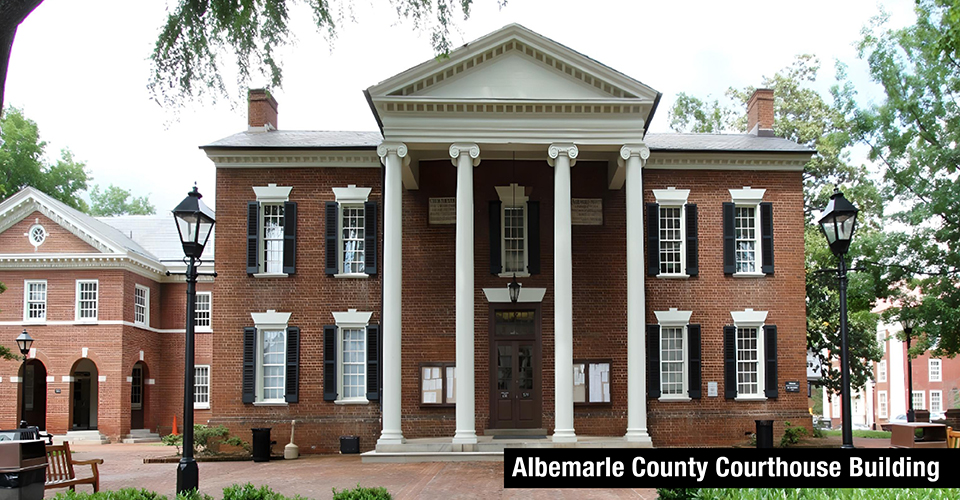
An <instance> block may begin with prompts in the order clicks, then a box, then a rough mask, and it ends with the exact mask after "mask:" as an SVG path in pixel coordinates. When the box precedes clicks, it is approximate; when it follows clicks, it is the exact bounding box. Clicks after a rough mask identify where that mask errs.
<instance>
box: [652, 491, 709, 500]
mask: <svg viewBox="0 0 960 500" xmlns="http://www.w3.org/2000/svg"><path fill="white" fill-rule="evenodd" d="M699 492H700V488H657V495H659V496H660V498H661V499H662V500H693V499H695V498H699V497H698V493H699Z"/></svg>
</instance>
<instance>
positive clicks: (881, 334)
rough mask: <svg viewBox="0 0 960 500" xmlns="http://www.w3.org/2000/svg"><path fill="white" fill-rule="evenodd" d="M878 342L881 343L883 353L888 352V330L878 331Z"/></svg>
mask: <svg viewBox="0 0 960 500" xmlns="http://www.w3.org/2000/svg"><path fill="white" fill-rule="evenodd" d="M877 342H879V343H880V348H881V349H883V353H884V354H886V353H887V332H886V330H884V331H881V332H877Z"/></svg>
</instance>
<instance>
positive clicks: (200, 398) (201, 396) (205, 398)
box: [193, 365, 210, 410]
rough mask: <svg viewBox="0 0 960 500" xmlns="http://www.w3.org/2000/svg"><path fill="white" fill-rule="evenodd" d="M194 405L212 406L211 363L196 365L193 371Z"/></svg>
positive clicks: (195, 406) (201, 406)
mask: <svg viewBox="0 0 960 500" xmlns="http://www.w3.org/2000/svg"><path fill="white" fill-rule="evenodd" d="M193 407H194V408H195V409H197V410H206V409H209V408H210V365H196V367H195V368H194V372H193Z"/></svg>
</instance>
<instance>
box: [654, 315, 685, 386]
mask: <svg viewBox="0 0 960 500" xmlns="http://www.w3.org/2000/svg"><path fill="white" fill-rule="evenodd" d="M684 330H685V329H684V328H683V327H682V326H668V327H662V328H660V393H661V394H663V395H664V396H682V395H683V394H684V392H685V391H684V385H685V384H684V376H683V358H684V355H683V346H684V344H686V342H684V341H683V337H684V334H683V333H684V332H683V331H684Z"/></svg>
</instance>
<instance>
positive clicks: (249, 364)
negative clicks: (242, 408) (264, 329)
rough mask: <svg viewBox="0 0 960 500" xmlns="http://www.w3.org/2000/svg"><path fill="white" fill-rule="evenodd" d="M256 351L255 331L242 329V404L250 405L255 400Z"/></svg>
mask: <svg viewBox="0 0 960 500" xmlns="http://www.w3.org/2000/svg"><path fill="white" fill-rule="evenodd" d="M256 351H257V329H256V328H254V327H252V326H248V327H246V328H244V329H243V377H242V378H243V381H242V382H243V383H242V387H243V390H242V395H243V396H242V398H241V401H243V402H244V403H252V402H253V401H254V399H255V397H254V391H256V377H257V367H256V364H255V361H254V358H255V356H256V355H255V354H254V353H255V352H256Z"/></svg>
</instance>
